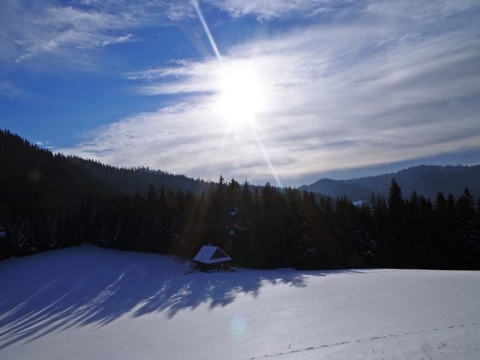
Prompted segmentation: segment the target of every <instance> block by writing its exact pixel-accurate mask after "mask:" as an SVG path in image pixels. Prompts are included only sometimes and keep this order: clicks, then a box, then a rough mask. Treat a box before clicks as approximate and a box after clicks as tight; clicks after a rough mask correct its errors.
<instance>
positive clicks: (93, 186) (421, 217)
mask: <svg viewBox="0 0 480 360" xmlns="http://www.w3.org/2000/svg"><path fill="white" fill-rule="evenodd" d="M80 162H81V161H80V160H79V159H78V158H72V157H66V156H63V155H61V154H53V153H51V152H50V151H48V150H45V149H41V148H39V147H38V146H36V145H33V144H30V143H29V142H28V141H26V140H24V139H22V138H20V137H19V136H17V135H14V134H12V133H10V132H9V131H7V130H4V131H1V132H0V181H1V184H2V187H1V190H0V260H2V259H6V258H9V257H11V256H24V255H30V254H34V253H38V252H42V251H47V250H53V249H59V248H64V247H68V246H74V245H79V244H83V243H89V244H93V245H97V246H101V247H106V248H114V249H119V250H126V251H139V252H151V253H160V254H174V255H178V256H181V257H184V258H186V259H190V258H192V257H193V256H194V255H195V253H196V252H197V251H198V249H199V248H200V247H201V246H202V245H204V244H214V245H218V246H220V247H221V248H222V249H223V250H224V251H225V252H227V253H228V254H229V255H230V256H231V257H232V258H233V261H234V265H235V266H241V267H251V268H297V269H343V268H377V267H381V268H429V269H476V270H478V269H480V197H478V198H475V197H474V196H473V195H472V194H471V193H470V191H469V189H468V188H465V190H464V192H463V194H462V195H460V196H457V197H454V196H453V195H451V194H443V193H442V192H439V193H437V195H436V196H435V198H433V199H429V198H426V197H424V196H421V195H417V193H416V192H412V193H411V194H403V193H402V188H401V186H400V184H399V183H398V182H397V181H396V180H395V179H393V180H392V181H391V184H390V188H389V192H388V195H387V196H381V195H378V194H374V193H372V195H371V198H370V201H368V202H363V203H362V204H354V203H353V202H352V200H351V199H349V198H348V197H346V196H343V197H337V198H332V197H328V196H322V195H319V194H317V193H313V192H307V191H305V190H299V189H295V188H277V187H275V186H272V185H270V184H268V183H267V184H265V185H264V186H252V185H250V184H249V183H248V182H246V181H245V182H244V183H239V182H237V181H236V180H235V179H231V180H225V179H224V178H223V177H222V176H220V178H219V179H218V181H217V182H204V181H200V180H191V181H190V180H189V181H187V179H186V178H185V177H181V176H180V177H179V176H178V175H171V176H169V174H166V173H162V174H163V175H164V178H165V181H166V182H165V183H162V182H159V183H158V182H157V183H151V184H150V185H148V186H146V188H145V191H133V190H129V191H126V190H121V186H120V185H119V183H118V179H117V181H116V182H115V181H113V182H112V181H110V182H108V181H106V180H105V179H106V178H108V177H111V178H115V177H116V176H117V174H119V172H118V171H119V169H117V168H113V167H108V166H102V165H100V164H96V165H95V166H92V163H89V164H90V167H88V166H85V164H83V165H82V164H81V163H80ZM87 163H88V162H87ZM93 167H95V168H97V169H102V171H101V172H102V176H95V174H93V173H92V171H93V170H92V169H93ZM97 172H98V171H97ZM122 173H123V174H131V176H127V175H124V176H125V179H129V180H128V181H129V183H131V182H132V178H133V179H137V180H138V179H139V177H138V176H140V175H139V174H138V169H137V170H135V169H122ZM135 174H136V175H135ZM147 175H148V176H149V178H151V173H148V174H147ZM133 176H136V177H133ZM141 176H144V175H141ZM117 178H118V176H117ZM172 179H180V180H182V185H181V186H173V185H172V184H174V183H175V182H174V181H173V180H172ZM125 181H127V180H125ZM138 181H140V180H138ZM172 181H173V182H172ZM114 183H115V184H116V185H115V186H114V185H112V184H114Z"/></svg>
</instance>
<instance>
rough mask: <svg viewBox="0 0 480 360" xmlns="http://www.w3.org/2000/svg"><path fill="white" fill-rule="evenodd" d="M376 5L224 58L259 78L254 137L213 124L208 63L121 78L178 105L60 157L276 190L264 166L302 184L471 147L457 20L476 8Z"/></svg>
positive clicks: (463, 27) (463, 36) (473, 116)
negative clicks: (261, 98)
mask: <svg viewBox="0 0 480 360" xmlns="http://www.w3.org/2000/svg"><path fill="white" fill-rule="evenodd" d="M229 3H230V4H233V2H229ZM378 4H379V5H378V6H377V7H376V8H375V7H373V6H370V7H368V8H367V10H368V11H365V12H357V11H355V14H354V15H355V16H353V14H352V17H351V20H350V21H348V22H345V21H342V23H341V24H340V23H333V24H330V23H328V24H318V25H316V26H309V27H303V28H297V29H296V30H294V31H292V32H291V33H283V34H280V35H276V36H275V37H272V38H264V39H260V40H256V41H252V42H250V43H245V44H243V45H241V46H237V47H234V48H231V49H230V50H229V52H228V53H227V54H225V55H226V56H225V57H224V64H225V66H229V64H236V66H237V65H238V66H245V67H252V68H253V69H254V70H255V73H256V74H259V75H258V77H259V81H260V83H261V84H262V87H263V88H262V91H263V93H264V94H265V96H266V98H267V100H266V101H267V103H268V106H267V107H265V108H263V109H262V111H261V112H260V113H258V114H256V115H255V116H256V120H255V122H254V129H255V131H252V130H251V129H250V128H249V127H248V126H243V127H242V126H240V127H238V128H231V127H230V128H229V126H228V124H227V123H226V122H225V121H223V120H222V119H221V118H220V117H221V115H219V113H218V111H217V109H216V107H215V106H216V105H218V104H217V103H216V102H215V99H216V96H218V92H219V89H220V86H219V79H218V74H219V68H220V65H219V63H218V62H217V60H215V59H214V60H204V61H197V62H187V61H184V62H181V61H180V62H177V63H174V64H173V65H172V66H170V67H162V68H158V69H150V70H148V71H145V72H136V73H131V74H127V77H128V78H130V79H132V81H137V82H141V85H140V86H139V87H138V89H139V90H140V91H141V92H142V93H144V94H149V95H157V96H161V95H163V94H175V95H177V96H178V97H179V100H178V103H175V102H173V103H172V106H170V107H168V108H166V109H163V110H159V111H157V112H153V113H146V114H139V115H137V116H133V117H131V118H129V119H126V120H124V121H120V122H118V123H116V124H113V125H111V126H109V127H107V128H102V129H100V130H99V131H98V133H97V134H96V136H97V137H96V139H94V140H91V141H89V142H88V143H83V144H79V146H78V147H77V148H75V149H63V151H64V152H68V151H70V152H74V153H77V154H80V155H83V156H85V157H88V158H96V159H99V160H101V161H104V162H107V163H111V164H115V165H123V166H134V165H135V166H136V165H140V164H143V165H149V166H150V167H153V168H160V169H163V170H166V171H170V172H174V173H177V172H178V173H184V174H187V175H190V176H193V177H197V176H200V177H203V178H207V179H208V178H210V179H216V178H218V175H219V174H223V175H224V176H225V177H226V178H229V177H235V178H236V179H237V180H240V181H241V180H243V179H248V180H249V181H251V182H259V183H262V182H265V181H270V182H273V181H272V178H273V174H272V172H271V168H270V166H269V164H268V161H270V162H271V164H272V165H273V168H274V169H275V171H276V174H277V175H278V176H279V177H280V179H281V180H282V181H283V183H284V184H300V183H301V179H305V178H307V177H311V176H314V174H316V173H319V172H326V171H332V170H336V169H345V168H355V167H364V166H372V165H378V164H386V163H392V162H398V161H405V160H409V159H418V158H426V157H431V156H436V155H439V154H444V153H451V152H456V151H461V150H467V149H478V147H479V144H480V128H479V124H478V111H479V110H480V109H479V108H478V105H476V104H478V99H479V97H480V53H478V51H477V49H478V48H480V36H478V35H479V30H478V29H479V28H480V27H479V26H478V25H479V21H478V20H474V23H470V22H464V21H462V17H458V16H463V15H462V12H463V11H465V9H466V8H467V7H468V6H467V5H469V4H470V5H469V6H474V5H475V4H472V3H468V2H465V3H462V4H463V5H464V6H453V5H452V4H453V3H452V2H448V1H446V2H443V3H441V4H440V8H441V10H438V11H433V10H434V8H435V5H434V4H433V3H430V7H428V8H427V7H426V6H423V7H419V6H417V5H415V4H416V3H414V2H408V4H411V6H410V7H408V6H406V5H405V7H404V8H403V13H402V15H401V16H396V15H392V14H393V13H392V14H390V12H391V8H389V4H392V2H388V3H384V2H379V3H378ZM396 4H397V3H396V2H395V4H392V7H393V8H394V9H396V10H395V11H397V10H398V8H397V5H396ZM405 4H406V2H405ZM412 4H413V5H412ZM447 5H448V6H447ZM409 12H410V13H409ZM415 12H418V13H419V14H421V15H422V16H419V17H418V19H416V18H414V17H412V16H410V15H413V13H415ZM447 12H448V13H449V14H450V17H448V16H445V14H446V13H447ZM387 14H390V15H388V16H387ZM409 14H410V15H409ZM425 14H428V16H427V15H425ZM455 14H457V15H455ZM380 15H381V16H380ZM406 15H408V16H406ZM393 16H395V21H392V17H393ZM420 18H421V19H426V18H428V19H429V20H428V21H424V20H419V19H420ZM469 19H470V20H471V19H472V18H471V17H469ZM432 29H434V31H433V30H432ZM183 96H184V97H183ZM257 135H258V138H257Z"/></svg>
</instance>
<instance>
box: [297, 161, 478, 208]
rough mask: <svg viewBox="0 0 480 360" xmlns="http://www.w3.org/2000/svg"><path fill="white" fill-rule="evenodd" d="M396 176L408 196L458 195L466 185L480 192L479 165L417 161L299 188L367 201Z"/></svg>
mask: <svg viewBox="0 0 480 360" xmlns="http://www.w3.org/2000/svg"><path fill="white" fill-rule="evenodd" d="M393 178H395V180H396V181H397V182H398V184H399V185H400V187H401V188H402V192H403V195H404V196H406V197H409V196H411V195H412V193H413V192H414V191H415V193H416V194H417V195H421V196H424V197H427V198H430V199H434V198H435V196H436V195H437V193H439V192H442V193H444V194H445V195H448V194H452V195H454V196H459V195H461V194H462V193H463V191H464V189H465V188H466V187H467V188H468V189H469V190H470V192H471V193H472V195H474V196H479V195H480V181H478V179H480V165H455V166H453V165H446V166H440V165H418V166H413V167H410V168H407V169H402V170H399V171H398V172H396V173H386V174H382V175H375V176H365V177H360V178H355V179H346V180H332V179H328V178H323V179H320V180H318V181H316V182H314V183H312V184H310V185H303V186H300V187H299V189H301V190H305V191H311V192H315V193H320V194H322V195H328V196H332V197H341V196H347V197H349V198H351V199H352V200H354V201H360V200H361V201H368V200H369V199H370V197H371V195H372V194H376V195H377V194H378V195H382V196H386V195H387V194H388V189H389V187H390V185H391V181H392V179H393Z"/></svg>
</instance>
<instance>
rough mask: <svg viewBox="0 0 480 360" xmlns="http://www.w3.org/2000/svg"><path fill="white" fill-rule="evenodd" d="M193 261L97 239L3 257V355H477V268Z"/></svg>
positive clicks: (291, 359)
mask: <svg viewBox="0 0 480 360" xmlns="http://www.w3.org/2000/svg"><path fill="white" fill-rule="evenodd" d="M185 269H186V264H185V262H184V261H181V260H179V259H177V258H174V257H168V256H160V255H153V254H138V253H129V252H120V251H114V250H105V249H99V248H95V247H92V246H81V247H76V248H69V249H63V250H57V251H51V252H47V253H43V254H39V255H34V256H30V257H25V258H17V259H9V260H6V261H3V262H0V359H8V360H16V359H22V360H25V359H49V360H54V359H74V360H84V359H107V358H108V359H128V360H131V359H139V360H140V359H141V360H149V359H156V360H158V359H239V360H243V359H269V358H273V359H282V360H300V359H337V360H340V359H379V360H380V359H397V360H401V359H407V360H417V359H472V360H473V359H475V360H478V359H480V326H479V324H480V272H467V271H420V270H345V271H294V270H283V271H281V270H275V271H273V270H272V271H264V270H245V269H238V270H237V272H235V273H230V272H229V273H209V274H206V273H200V272H197V273H193V274H188V275H186V274H184V272H185Z"/></svg>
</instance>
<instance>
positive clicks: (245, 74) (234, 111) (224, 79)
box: [192, 0, 282, 187]
mask: <svg viewBox="0 0 480 360" xmlns="http://www.w3.org/2000/svg"><path fill="white" fill-rule="evenodd" d="M192 3H193V6H194V8H195V11H196V13H197V16H198V18H199V19H200V22H201V23H202V26H203V29H204V31H205V34H206V35H207V37H208V41H209V42H210V45H211V47H212V50H213V52H214V53H215V56H216V58H217V60H218V62H219V64H220V80H219V86H218V90H219V91H218V98H217V102H216V103H217V108H218V114H219V116H220V117H221V118H222V119H224V120H225V121H226V123H227V125H228V127H229V130H233V131H238V129H239V127H242V126H244V125H248V126H249V128H250V129H251V131H252V134H253V136H254V138H255V140H256V142H257V144H258V146H259V148H260V151H261V153H262V155H263V157H264V159H265V162H266V163H267V165H268V168H269V169H270V172H271V173H272V176H273V178H274V179H275V182H276V185H277V186H279V187H282V183H281V181H280V179H279V177H278V175H277V172H276V171H275V167H274V165H273V163H272V161H271V160H270V157H269V156H268V153H267V151H266V149H265V145H264V144H263V142H262V140H261V139H260V136H259V134H258V131H257V129H256V128H255V123H254V120H255V119H256V116H257V115H258V113H259V112H260V111H261V110H262V108H263V106H264V105H265V91H264V87H263V86H262V85H261V84H260V82H259V76H258V74H255V72H254V71H253V70H252V69H251V67H250V68H245V66H243V67H242V66H238V65H235V64H234V65H231V64H228V65H227V64H225V62H224V61H223V57H222V54H221V53H220V51H219V50H218V47H217V44H216V42H215V39H214V38H213V35H212V33H211V32H210V28H209V27H208V24H207V22H206V20H205V18H204V17H203V14H202V10H201V9H200V5H199V4H198V1H197V0H192Z"/></svg>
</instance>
